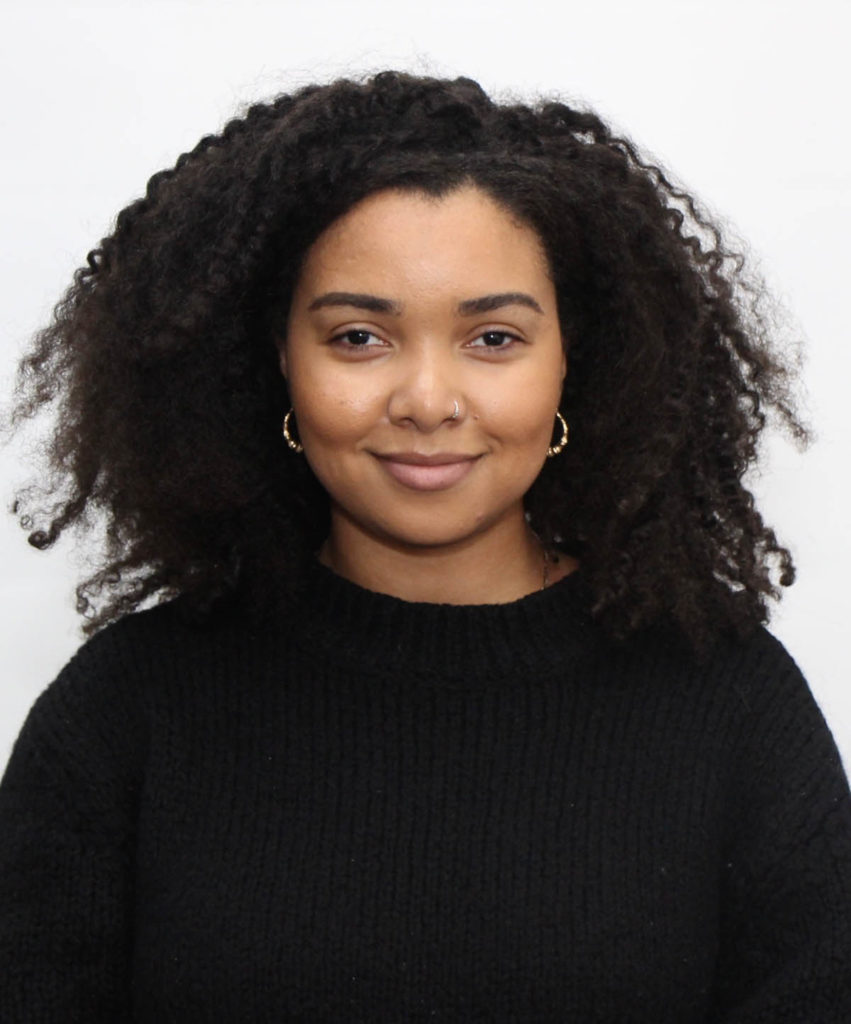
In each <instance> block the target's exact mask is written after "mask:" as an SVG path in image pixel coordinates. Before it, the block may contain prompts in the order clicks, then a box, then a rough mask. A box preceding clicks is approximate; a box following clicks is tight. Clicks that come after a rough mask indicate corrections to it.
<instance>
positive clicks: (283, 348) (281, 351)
mask: <svg viewBox="0 0 851 1024" xmlns="http://www.w3.org/2000/svg"><path fill="white" fill-rule="evenodd" d="M278 366H280V368H281V373H282V374H283V377H284V379H285V380H286V377H287V343H286V339H284V338H281V339H279V341H278Z"/></svg>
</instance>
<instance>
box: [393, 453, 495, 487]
mask: <svg viewBox="0 0 851 1024" xmlns="http://www.w3.org/2000/svg"><path fill="white" fill-rule="evenodd" d="M375 457H376V458H377V459H378V461H379V462H380V463H381V466H382V467H383V468H384V470H385V471H386V472H387V473H389V474H390V476H392V477H393V479H394V480H396V481H397V482H398V483H400V484H403V485H404V486H405V487H410V488H411V489H412V490H415V491H443V490H446V489H447V488H449V487H452V486H454V485H455V484H457V483H460V481H461V480H463V479H464V477H466V476H467V474H468V473H469V472H470V471H471V470H472V468H473V466H474V465H475V464H476V462H477V461H478V460H479V458H480V456H478V455H463V454H460V453H454V452H436V453H434V454H431V455H425V454H422V453H420V452H391V453H389V454H387V455H378V454H376V456H375Z"/></svg>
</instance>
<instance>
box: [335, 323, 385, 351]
mask: <svg viewBox="0 0 851 1024" xmlns="http://www.w3.org/2000/svg"><path fill="white" fill-rule="evenodd" d="M331 342H332V343H333V344H335V345H338V346H340V347H341V348H344V349H365V348H376V347H378V346H380V345H383V344H384V342H383V341H382V340H381V338H379V337H378V335H377V334H373V333H372V331H364V330H360V329H358V328H352V330H349V331H343V333H342V334H335V335H334V337H333V338H332V339H331Z"/></svg>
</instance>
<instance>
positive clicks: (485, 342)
mask: <svg viewBox="0 0 851 1024" xmlns="http://www.w3.org/2000/svg"><path fill="white" fill-rule="evenodd" d="M515 342H516V343H517V344H520V339H519V338H518V337H517V336H516V335H514V334H509V333H508V331H483V332H482V333H481V334H480V335H479V336H478V337H477V338H473V340H472V341H471V342H469V343H468V344H469V347H470V348H476V349H480V350H481V349H485V350H487V351H491V352H504V351H506V350H507V349H510V348H513V347H514V344H515Z"/></svg>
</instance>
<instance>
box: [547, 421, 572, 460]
mask: <svg viewBox="0 0 851 1024" xmlns="http://www.w3.org/2000/svg"><path fill="white" fill-rule="evenodd" d="M556 419H557V420H558V421H559V423H560V424H561V439H560V440H559V442H558V444H553V445H550V447H549V448H547V458H548V459H551V458H552V457H553V456H554V455H559V454H561V452H563V451H564V449H565V448H566V447H567V437H568V430H567V423H566V422H565V419H564V416H562V414H561V413H560V412H558V410H556Z"/></svg>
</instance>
